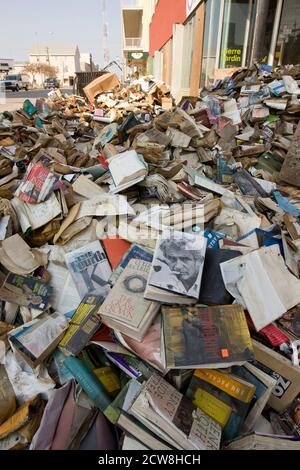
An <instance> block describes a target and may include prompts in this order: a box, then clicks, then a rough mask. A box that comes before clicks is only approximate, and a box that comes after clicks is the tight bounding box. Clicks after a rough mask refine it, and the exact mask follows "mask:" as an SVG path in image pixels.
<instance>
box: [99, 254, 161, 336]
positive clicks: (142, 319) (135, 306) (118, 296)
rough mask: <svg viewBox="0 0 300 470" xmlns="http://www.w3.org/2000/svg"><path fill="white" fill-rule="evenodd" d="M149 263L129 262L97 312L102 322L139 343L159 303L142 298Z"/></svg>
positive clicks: (135, 260) (134, 260) (156, 311)
mask: <svg viewBox="0 0 300 470" xmlns="http://www.w3.org/2000/svg"><path fill="white" fill-rule="evenodd" d="M150 268H151V263H149V262H148V261H144V260H142V259H134V258H133V259H132V260H131V261H130V262H129V264H128V265H127V266H126V268H125V269H124V271H123V272H122V274H121V275H120V277H119V278H118V280H117V282H116V284H115V285H114V287H113V289H112V290H111V291H110V293H109V295H108V296H107V298H106V299H105V301H104V303H103V304H102V305H101V307H100V309H99V313H100V315H101V318H102V321H103V323H105V324H106V325H107V326H109V327H110V328H113V329H116V330H118V331H120V332H121V333H124V334H126V335H128V336H129V337H131V338H134V339H137V340H138V341H142V339H143V337H144V336H145V334H146V332H147V330H148V328H149V327H150V325H151V323H152V322H153V320H154V317H155V316H156V314H157V313H158V310H159V306H160V304H159V303H158V302H151V301H150V300H146V299H144V292H145V288H146V284H147V278H148V274H149V271H150Z"/></svg>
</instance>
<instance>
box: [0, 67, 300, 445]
mask: <svg viewBox="0 0 300 470" xmlns="http://www.w3.org/2000/svg"><path fill="white" fill-rule="evenodd" d="M299 79H300V72H299V70H298V69H297V67H295V68H291V67H289V68H285V69H282V70H278V71H274V72H273V71H272V69H270V68H269V67H268V66H264V65H263V66H258V65H256V66H253V67H252V68H251V69H243V70H240V71H239V72H237V73H235V74H234V75H233V76H231V77H228V78H226V79H225V80H223V81H218V82H217V83H215V85H214V87H213V88H212V89H202V90H201V93H200V96H199V97H186V98H183V99H182V100H181V101H180V102H179V103H177V104H176V103H175V102H174V100H173V99H172V97H171V95H170V91H169V89H168V87H167V86H166V85H165V84H164V83H158V82H155V81H154V80H153V79H152V78H151V77H145V78H143V79H140V80H137V81H136V82H134V83H132V84H131V85H128V86H123V85H122V84H121V83H120V82H119V80H118V79H117V77H116V76H115V75H113V74H107V75H104V76H102V77H100V78H98V79H96V80H95V81H94V82H92V83H91V84H90V85H88V86H87V87H86V89H85V93H86V97H87V100H86V99H85V98H83V97H79V96H69V95H64V94H62V93H61V92H59V91H51V92H50V93H49V97H48V99H38V100H37V101H36V103H35V104H33V103H31V102H30V101H29V100H26V101H25V102H24V104H23V107H22V109H19V110H16V111H14V112H11V113H9V112H4V113H3V114H1V115H0V215H1V217H0V241H1V242H0V278H1V279H0V281H1V283H0V299H1V303H0V308H1V310H0V383H1V388H0V390H1V393H0V448H1V449H2V450H5V449H6V450H11V449H31V450H50V449H51V450H66V449H72V450H73V449H81V450H88V449H94V450H113V449H127V450H130V449H137V450H140V449H153V450H170V449H171V450H172V449H184V450H202V449H210V450H218V449H220V448H229V449H245V448H249V449H250V448H264V449H275V448H276V449H279V448H282V449H299V442H297V439H295V438H297V437H298V439H299V436H300V416H299V409H300V365H299V353H300V326H299V325H300V86H299V85H300V80H299ZM183 413H184V416H185V417H186V420H185V422H184V423H183V422H182V420H181V419H178V417H180V416H183Z"/></svg>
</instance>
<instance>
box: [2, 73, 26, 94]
mask: <svg viewBox="0 0 300 470" xmlns="http://www.w3.org/2000/svg"><path fill="white" fill-rule="evenodd" d="M4 85H5V89H6V90H12V91H19V90H26V91H27V90H29V88H30V85H31V82H30V78H29V76H28V75H25V74H22V73H16V74H14V75H7V76H6V77H5V79H4Z"/></svg>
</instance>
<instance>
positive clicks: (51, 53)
mask: <svg viewBox="0 0 300 470" xmlns="http://www.w3.org/2000/svg"><path fill="white" fill-rule="evenodd" d="M29 62H30V63H31V64H36V63H42V64H48V65H51V66H52V67H55V68H56V69H57V78H58V79H59V81H60V82H61V84H62V85H71V84H72V81H73V79H74V77H75V73H76V72H80V52H79V49H78V46H56V47H53V46H49V47H47V46H35V47H34V48H33V49H32V50H31V52H30V54H29ZM43 80H44V77H43V76H42V75H39V76H38V77H37V82H38V84H39V85H41V83H42V82H43Z"/></svg>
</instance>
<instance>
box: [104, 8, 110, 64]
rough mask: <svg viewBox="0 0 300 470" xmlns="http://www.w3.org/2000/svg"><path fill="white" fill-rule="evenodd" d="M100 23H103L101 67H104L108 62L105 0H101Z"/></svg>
mask: <svg viewBox="0 0 300 470" xmlns="http://www.w3.org/2000/svg"><path fill="white" fill-rule="evenodd" d="M102 23H103V67H105V66H106V65H107V64H108V63H109V48H108V22H107V21H106V0H102Z"/></svg>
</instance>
